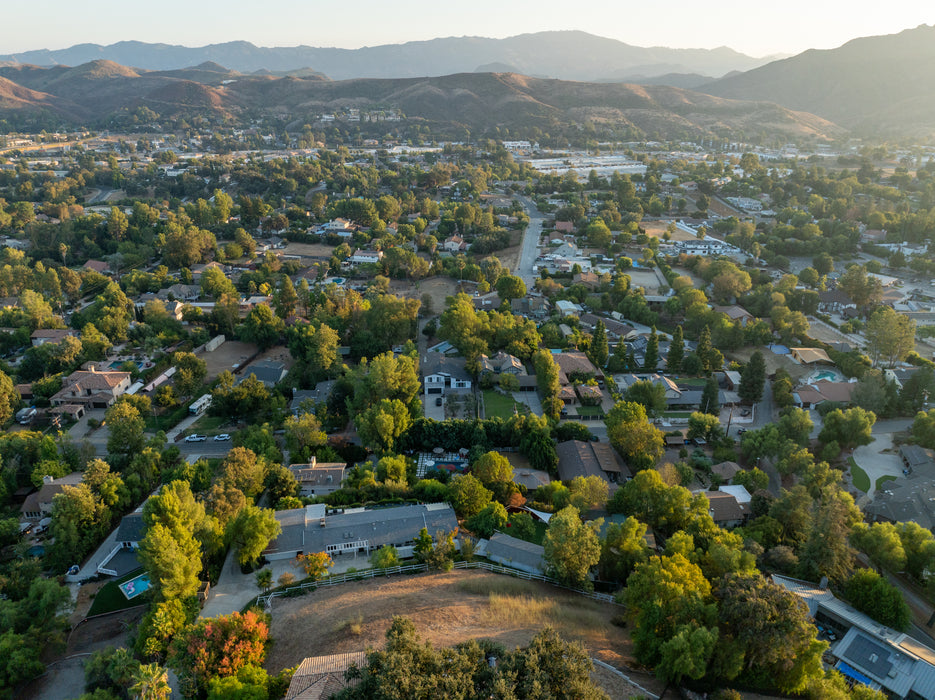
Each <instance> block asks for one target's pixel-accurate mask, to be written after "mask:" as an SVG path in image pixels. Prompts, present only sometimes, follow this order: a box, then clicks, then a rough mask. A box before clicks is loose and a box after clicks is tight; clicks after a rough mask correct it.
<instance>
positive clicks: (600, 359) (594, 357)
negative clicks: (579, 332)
mask: <svg viewBox="0 0 935 700" xmlns="http://www.w3.org/2000/svg"><path fill="white" fill-rule="evenodd" d="M609 352H610V350H609V348H608V346H607V331H606V330H605V328H604V322H603V321H598V322H597V325H596V326H595V327H594V335H593V336H592V337H591V361H592V362H593V363H594V364H595V365H597V367H599V368H603V367H604V366H605V365H606V364H607V355H608V354H609Z"/></svg>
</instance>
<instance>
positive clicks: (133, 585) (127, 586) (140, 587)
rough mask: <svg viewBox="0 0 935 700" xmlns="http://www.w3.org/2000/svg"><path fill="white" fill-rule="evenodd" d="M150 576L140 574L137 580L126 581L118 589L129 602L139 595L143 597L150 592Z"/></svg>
mask: <svg viewBox="0 0 935 700" xmlns="http://www.w3.org/2000/svg"><path fill="white" fill-rule="evenodd" d="M149 586H150V583H149V574H140V575H139V576H137V577H136V578H131V579H130V580H129V581H124V582H123V583H121V584H119V585H118V586H117V588H119V589H120V591H121V592H122V593H123V594H124V595H125V596H126V597H127V600H133V599H134V598H136V597H137V596H138V595H142V594H143V593H145V592H146V591H148V590H149Z"/></svg>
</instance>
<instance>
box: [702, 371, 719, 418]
mask: <svg viewBox="0 0 935 700" xmlns="http://www.w3.org/2000/svg"><path fill="white" fill-rule="evenodd" d="M701 410H702V412H703V413H710V414H711V415H712V416H716V415H718V414H719V413H720V411H721V405H720V403H719V402H718V386H717V380H716V379H715V378H714V377H709V378H708V381H707V382H706V383H705V385H704V391H703V392H701Z"/></svg>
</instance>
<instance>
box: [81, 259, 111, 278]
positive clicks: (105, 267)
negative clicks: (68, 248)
mask: <svg viewBox="0 0 935 700" xmlns="http://www.w3.org/2000/svg"><path fill="white" fill-rule="evenodd" d="M81 267H82V268H83V269H85V270H94V272H97V273H99V274H102V275H109V274H110V273H111V269H110V263H106V262H104V261H103V260H88V261H87V262H86V263H85V264H84V265H82V266H81Z"/></svg>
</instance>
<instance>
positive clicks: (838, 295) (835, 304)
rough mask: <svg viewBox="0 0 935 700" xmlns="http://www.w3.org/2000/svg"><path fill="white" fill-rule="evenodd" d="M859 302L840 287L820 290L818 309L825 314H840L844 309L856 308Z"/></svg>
mask: <svg viewBox="0 0 935 700" xmlns="http://www.w3.org/2000/svg"><path fill="white" fill-rule="evenodd" d="M856 308H857V304H855V303H854V302H853V301H851V298H850V297H849V296H848V295H847V294H845V293H844V291H842V290H840V289H827V290H825V291H822V292H818V310H819V311H820V312H821V313H823V314H840V313H842V312H843V311H844V309H856Z"/></svg>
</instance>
